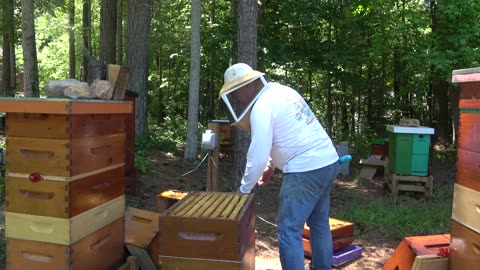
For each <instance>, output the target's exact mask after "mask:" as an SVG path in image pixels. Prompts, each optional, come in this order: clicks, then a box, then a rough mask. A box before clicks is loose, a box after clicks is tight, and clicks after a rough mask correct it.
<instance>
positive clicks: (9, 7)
mask: <svg viewBox="0 0 480 270" xmlns="http://www.w3.org/2000/svg"><path fill="white" fill-rule="evenodd" d="M13 4H14V3H13V0H6V1H4V2H3V3H2V13H1V14H2V18H1V24H2V28H1V29H2V30H3V31H2V37H3V44H2V47H3V56H2V57H3V71H2V80H3V89H0V91H1V93H2V95H4V96H12V95H13V89H15V72H16V71H15V46H14V42H13V41H14V13H13ZM12 74H13V76H12Z"/></svg>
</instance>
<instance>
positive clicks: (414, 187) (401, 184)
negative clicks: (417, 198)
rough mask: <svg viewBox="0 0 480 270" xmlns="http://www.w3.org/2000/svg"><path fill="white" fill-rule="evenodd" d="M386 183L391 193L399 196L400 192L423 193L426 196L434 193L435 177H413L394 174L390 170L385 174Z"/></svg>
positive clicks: (386, 170)
mask: <svg viewBox="0 0 480 270" xmlns="http://www.w3.org/2000/svg"><path fill="white" fill-rule="evenodd" d="M384 179H385V183H386V185H387V186H388V189H389V190H390V192H392V193H394V194H398V192H399V191H414V192H423V193H425V195H432V193H433V176H431V175H430V176H413V175H400V174H395V173H392V172H391V171H390V170H389V169H388V168H386V169H385V174H384Z"/></svg>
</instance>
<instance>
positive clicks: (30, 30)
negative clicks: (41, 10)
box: [22, 0, 40, 97]
mask: <svg viewBox="0 0 480 270" xmlns="http://www.w3.org/2000/svg"><path fill="white" fill-rule="evenodd" d="M34 10H35V9H34V0H23V1H22V49H23V60H24V77H23V80H24V87H25V96H26V97H39V96H40V90H39V83H38V61H37V45H36V43H35V19H34V16H33V13H34Z"/></svg>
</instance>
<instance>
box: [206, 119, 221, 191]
mask: <svg viewBox="0 0 480 270" xmlns="http://www.w3.org/2000/svg"><path fill="white" fill-rule="evenodd" d="M208 129H210V130H211V131H212V132H213V133H215V138H216V139H215V140H216V142H215V148H214V149H213V150H210V153H209V155H210V157H209V158H208V173H207V191H220V182H219V179H218V173H219V170H220V168H219V166H220V164H219V161H220V145H219V144H218V136H220V125H219V124H218V123H208Z"/></svg>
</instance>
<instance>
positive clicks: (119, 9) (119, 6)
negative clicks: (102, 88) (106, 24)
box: [115, 0, 124, 65]
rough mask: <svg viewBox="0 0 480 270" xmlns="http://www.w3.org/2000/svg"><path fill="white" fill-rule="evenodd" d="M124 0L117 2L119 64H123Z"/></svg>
mask: <svg viewBox="0 0 480 270" xmlns="http://www.w3.org/2000/svg"><path fill="white" fill-rule="evenodd" d="M123 4H124V1H123V0H118V2H117V60H116V61H115V63H117V64H118V65H122V64H123Z"/></svg>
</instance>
